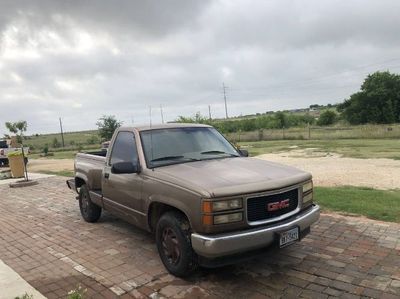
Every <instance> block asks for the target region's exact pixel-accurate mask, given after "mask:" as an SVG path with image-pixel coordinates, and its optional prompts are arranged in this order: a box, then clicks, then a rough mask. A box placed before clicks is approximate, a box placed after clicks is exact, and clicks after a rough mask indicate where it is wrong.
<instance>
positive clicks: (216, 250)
mask: <svg viewBox="0 0 400 299" xmlns="http://www.w3.org/2000/svg"><path fill="white" fill-rule="evenodd" d="M319 213H320V208H319V206H318V205H313V206H312V207H311V209H308V210H306V211H304V212H301V213H299V214H296V215H294V216H293V217H290V218H288V219H286V220H283V221H280V222H278V223H274V224H271V225H268V226H266V227H261V228H260V227H258V228H255V229H251V230H247V231H241V232H231V233H226V234H219V235H212V236H207V235H200V234H197V233H193V234H192V235H191V239H192V247H193V249H194V251H195V252H196V253H197V254H198V255H200V256H203V257H206V258H216V257H221V256H227V255H232V254H236V253H241V252H244V251H250V250H254V249H257V248H261V247H266V246H268V245H270V244H272V243H273V242H274V241H275V240H276V235H277V233H279V232H282V231H286V230H288V229H290V228H293V227H295V226H298V227H299V228H300V232H302V231H303V230H305V229H307V228H309V227H310V225H311V224H313V223H315V222H316V221H317V220H318V219H319Z"/></svg>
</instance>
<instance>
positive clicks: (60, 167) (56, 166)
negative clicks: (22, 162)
mask: <svg viewBox="0 0 400 299" xmlns="http://www.w3.org/2000/svg"><path fill="white" fill-rule="evenodd" d="M28 171H30V172H40V171H74V160H73V159H30V160H29V163H28Z"/></svg>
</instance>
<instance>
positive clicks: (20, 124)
mask: <svg viewBox="0 0 400 299" xmlns="http://www.w3.org/2000/svg"><path fill="white" fill-rule="evenodd" d="M5 125H6V128H7V129H8V130H9V131H10V132H11V133H14V134H15V135H16V136H17V142H18V143H20V144H22V139H23V137H24V132H26V129H27V128H28V124H27V122H26V121H25V120H21V121H17V122H13V123H12V122H6V123H5Z"/></svg>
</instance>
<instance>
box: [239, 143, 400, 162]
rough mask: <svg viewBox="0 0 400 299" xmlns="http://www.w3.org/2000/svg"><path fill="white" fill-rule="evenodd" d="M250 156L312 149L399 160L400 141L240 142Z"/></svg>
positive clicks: (363, 157) (349, 155) (365, 157)
mask: <svg viewBox="0 0 400 299" xmlns="http://www.w3.org/2000/svg"><path fill="white" fill-rule="evenodd" d="M239 145H240V146H241V147H242V148H243V149H248V150H249V152H250V154H251V155H252V156H256V155H261V154H268V153H277V152H286V151H291V150H295V149H306V148H313V149H315V150H316V151H322V152H326V153H337V154H340V155H343V156H344V157H352V158H362V159H367V158H389V159H396V160H400V139H338V140H271V141H257V142H240V143H239Z"/></svg>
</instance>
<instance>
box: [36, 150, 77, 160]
mask: <svg viewBox="0 0 400 299" xmlns="http://www.w3.org/2000/svg"><path fill="white" fill-rule="evenodd" d="M76 153H78V151H77V150H72V151H57V152H52V155H50V156H46V157H41V156H40V155H41V154H30V155H29V158H30V159H38V158H48V159H74V158H75V155H76Z"/></svg>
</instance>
